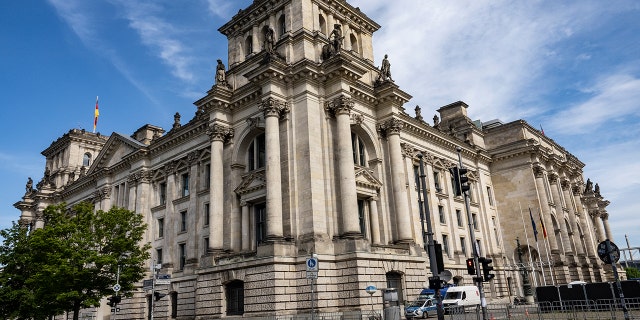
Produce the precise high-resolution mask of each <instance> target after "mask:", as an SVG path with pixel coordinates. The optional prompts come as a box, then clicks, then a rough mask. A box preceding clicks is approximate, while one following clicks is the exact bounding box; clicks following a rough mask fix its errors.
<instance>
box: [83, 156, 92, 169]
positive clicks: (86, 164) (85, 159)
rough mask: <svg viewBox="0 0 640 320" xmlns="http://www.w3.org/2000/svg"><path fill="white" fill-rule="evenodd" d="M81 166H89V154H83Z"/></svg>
mask: <svg viewBox="0 0 640 320" xmlns="http://www.w3.org/2000/svg"><path fill="white" fill-rule="evenodd" d="M82 165H83V166H85V167H88V166H90V165H91V153H89V152H87V153H85V154H84V157H83V158H82Z"/></svg>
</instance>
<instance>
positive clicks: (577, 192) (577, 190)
mask: <svg viewBox="0 0 640 320" xmlns="http://www.w3.org/2000/svg"><path fill="white" fill-rule="evenodd" d="M582 190H583V188H582V185H581V184H577V183H576V184H574V185H573V186H572V187H571V191H572V192H573V195H574V196H576V197H579V196H581V195H582Z"/></svg>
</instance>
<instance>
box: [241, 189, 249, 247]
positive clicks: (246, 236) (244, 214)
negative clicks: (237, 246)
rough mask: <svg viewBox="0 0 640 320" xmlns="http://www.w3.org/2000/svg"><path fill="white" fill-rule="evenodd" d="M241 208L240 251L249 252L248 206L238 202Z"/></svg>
mask: <svg viewBox="0 0 640 320" xmlns="http://www.w3.org/2000/svg"><path fill="white" fill-rule="evenodd" d="M240 207H241V208H242V228H241V229H242V251H249V250H251V226H250V225H249V204H248V203H247V202H246V201H241V202H240Z"/></svg>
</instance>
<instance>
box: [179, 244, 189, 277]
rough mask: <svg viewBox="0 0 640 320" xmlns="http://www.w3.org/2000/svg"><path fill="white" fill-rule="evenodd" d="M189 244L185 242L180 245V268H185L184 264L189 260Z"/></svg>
mask: <svg viewBox="0 0 640 320" xmlns="http://www.w3.org/2000/svg"><path fill="white" fill-rule="evenodd" d="M186 250H187V246H186V244H184V243H181V244H179V245H178V261H179V269H178V270H184V265H185V264H186V262H187V251H186Z"/></svg>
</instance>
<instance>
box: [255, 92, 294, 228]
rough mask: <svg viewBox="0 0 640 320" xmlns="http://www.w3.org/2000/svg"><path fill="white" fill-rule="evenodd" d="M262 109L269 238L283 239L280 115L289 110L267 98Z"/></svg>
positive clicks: (283, 104)
mask: <svg viewBox="0 0 640 320" xmlns="http://www.w3.org/2000/svg"><path fill="white" fill-rule="evenodd" d="M260 110H262V111H263V113H264V121H265V134H264V136H265V145H266V149H267V150H266V152H267V163H266V180H267V203H266V205H267V240H280V239H283V238H284V236H283V226H282V176H281V173H280V172H281V168H280V115H281V114H283V113H286V112H288V111H289V109H288V107H287V105H286V103H285V102H283V101H279V100H276V99H274V98H267V99H265V100H263V101H262V104H261V105H260Z"/></svg>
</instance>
